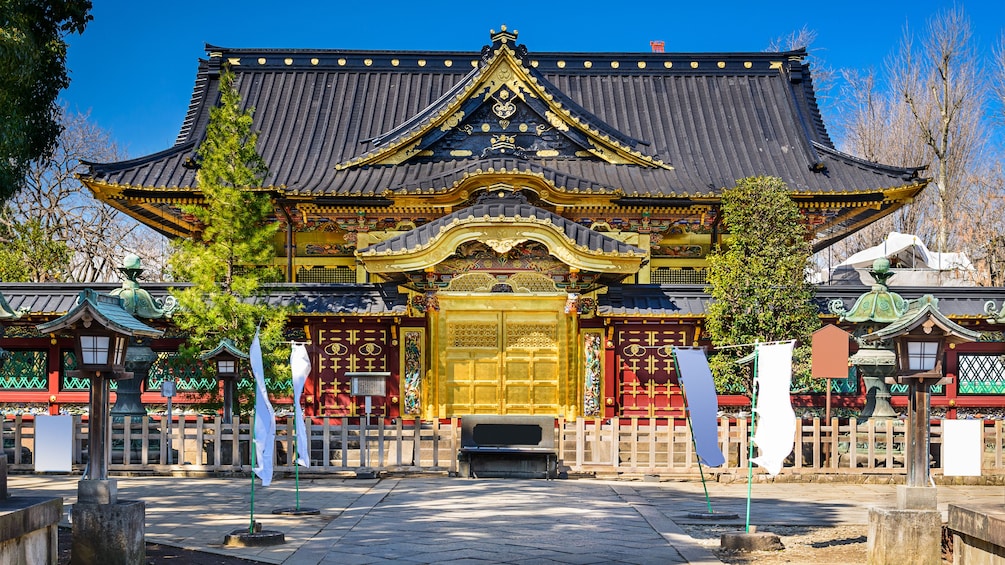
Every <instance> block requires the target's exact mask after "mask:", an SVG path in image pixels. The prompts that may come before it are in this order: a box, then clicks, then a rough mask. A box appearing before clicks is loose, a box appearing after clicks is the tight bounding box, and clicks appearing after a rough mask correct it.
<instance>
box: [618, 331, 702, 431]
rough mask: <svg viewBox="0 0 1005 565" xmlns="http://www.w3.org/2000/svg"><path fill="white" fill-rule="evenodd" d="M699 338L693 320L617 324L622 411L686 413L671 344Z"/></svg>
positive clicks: (652, 415)
mask: <svg viewBox="0 0 1005 565" xmlns="http://www.w3.org/2000/svg"><path fill="white" fill-rule="evenodd" d="M696 339H697V326H696V325H694V324H672V325H663V324H660V325H647V324H618V325H615V356H616V363H617V368H618V369H617V375H618V383H617V395H618V405H619V408H620V410H619V412H618V413H619V415H621V416H639V417H646V418H666V417H680V416H684V399H683V397H682V396H681V389H680V387H679V386H678V384H677V371H676V369H675V367H674V360H673V349H672V347H673V346H674V345H685V346H690V345H694V343H695V340H696Z"/></svg>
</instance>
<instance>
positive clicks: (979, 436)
mask: <svg viewBox="0 0 1005 565" xmlns="http://www.w3.org/2000/svg"><path fill="white" fill-rule="evenodd" d="M983 436H984V421H983V420H943V421H942V474H943V475H945V476H947V477H979V476H981V457H982V456H983V452H984V437H983Z"/></svg>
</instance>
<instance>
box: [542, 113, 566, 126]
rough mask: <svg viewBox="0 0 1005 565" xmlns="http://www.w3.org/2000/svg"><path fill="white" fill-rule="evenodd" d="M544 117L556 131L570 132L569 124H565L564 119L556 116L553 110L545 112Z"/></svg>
mask: <svg viewBox="0 0 1005 565" xmlns="http://www.w3.org/2000/svg"><path fill="white" fill-rule="evenodd" d="M544 117H545V119H546V120H548V123H549V124H551V126H552V127H554V128H555V129H557V130H559V131H569V124H567V123H565V122H563V121H562V118H559V117H558V115H556V114H555V113H554V112H552V111H551V110H547V111H545V113H544Z"/></svg>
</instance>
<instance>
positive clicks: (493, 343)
mask: <svg viewBox="0 0 1005 565" xmlns="http://www.w3.org/2000/svg"><path fill="white" fill-rule="evenodd" d="M447 343H449V344H450V347H491V348H496V347H499V326H498V325H497V324H494V323H493V324H451V325H449V326H448V327H447Z"/></svg>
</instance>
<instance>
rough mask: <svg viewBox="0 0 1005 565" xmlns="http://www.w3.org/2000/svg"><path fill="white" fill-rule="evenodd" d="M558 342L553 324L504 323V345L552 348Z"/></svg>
mask: <svg viewBox="0 0 1005 565" xmlns="http://www.w3.org/2000/svg"><path fill="white" fill-rule="evenodd" d="M557 342H558V328H557V327H556V326H555V324H513V323H510V324H506V347H507V348H509V347H525V348H535V349H538V348H539V349H554V348H555V347H557Z"/></svg>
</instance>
